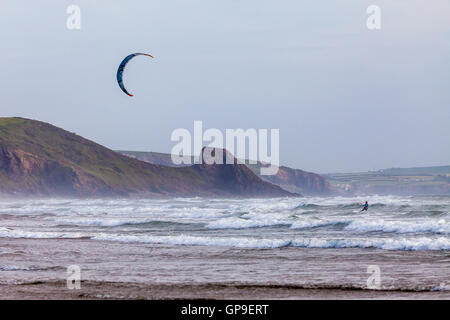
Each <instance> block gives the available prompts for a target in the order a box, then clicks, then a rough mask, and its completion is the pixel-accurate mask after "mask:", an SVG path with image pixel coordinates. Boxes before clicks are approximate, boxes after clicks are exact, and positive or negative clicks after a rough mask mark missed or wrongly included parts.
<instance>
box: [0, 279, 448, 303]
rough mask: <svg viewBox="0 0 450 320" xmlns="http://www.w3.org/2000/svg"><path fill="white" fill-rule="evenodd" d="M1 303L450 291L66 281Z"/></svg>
mask: <svg viewBox="0 0 450 320" xmlns="http://www.w3.org/2000/svg"><path fill="white" fill-rule="evenodd" d="M0 299H2V300H42V299H45V300H86V299H87V300H105V299H106V300H109V299H110V300H180V299H181V300H185V299H186V300H204V299H208V300H209V299H211V300H314V299H320V300H323V299H324V300H355V299H357V300H360V299H362V300H364V299H379V300H391V299H394V300H403V299H423V300H450V292H449V291H413V290H411V291H407V290H370V289H339V288H332V289H328V288H322V289H316V288H311V289H306V288H295V287H292V286H279V287H274V286H272V287H270V286H264V285H221V284H146V283H132V282H106V281H89V280H84V281H82V282H81V288H80V289H73V290H69V289H67V287H66V283H65V281H47V282H41V281H36V282H30V283H22V284H0Z"/></svg>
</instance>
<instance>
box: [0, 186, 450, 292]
mask: <svg viewBox="0 0 450 320" xmlns="http://www.w3.org/2000/svg"><path fill="white" fill-rule="evenodd" d="M365 201H368V203H369V210H368V211H365V212H361V208H362V205H363V203H364V202H365ZM0 249H1V252H0V284H24V283H33V282H36V281H41V282H42V281H43V282H45V281H59V280H64V279H65V278H66V277H67V268H68V267H69V266H73V265H76V266H79V267H80V270H81V275H82V278H83V279H84V280H86V281H89V280H91V281H108V282H118V283H142V284H150V285H151V284H171V285H189V284H191V285H192V284H204V285H208V284H214V285H222V286H227V285H229V286H236V285H239V286H256V287H257V286H261V287H263V288H264V287H265V286H267V287H272V288H273V287H278V288H283V287H286V288H302V289H315V290H320V289H328V290H329V289H339V290H382V291H385V292H403V291H405V292H406V291H410V292H440V293H441V296H440V297H446V298H450V296H449V293H450V197H449V196H409V197H404V196H403V197H400V196H377V195H374V196H361V197H302V198H267V199H205V198H174V199H143V198H139V199H131V198H126V199H27V200H18V199H14V200H11V199H0ZM255 298H257V297H255Z"/></svg>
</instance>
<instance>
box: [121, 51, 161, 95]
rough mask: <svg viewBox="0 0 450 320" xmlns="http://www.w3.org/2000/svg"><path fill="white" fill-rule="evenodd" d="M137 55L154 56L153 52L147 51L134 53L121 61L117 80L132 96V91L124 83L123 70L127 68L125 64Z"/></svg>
mask: <svg viewBox="0 0 450 320" xmlns="http://www.w3.org/2000/svg"><path fill="white" fill-rule="evenodd" d="M136 56H148V57H150V58H153V56H152V55H151V54H147V53H132V54H130V55H128V56H126V57H125V59H123V60H122V62H121V63H120V65H119V69H117V82H118V83H119V87H120V89H122V91H123V92H125V93H126V94H127V95H129V96H130V97H132V96H133V95H132V94H131V93H129V92H128V91H127V89H125V86H124V85H123V79H122V76H123V70H124V69H125V66H126V65H127V63H128V61H130V60H131V59H133V58H134V57H136Z"/></svg>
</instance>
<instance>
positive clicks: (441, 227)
mask: <svg viewBox="0 0 450 320" xmlns="http://www.w3.org/2000/svg"><path fill="white" fill-rule="evenodd" d="M345 229H346V230H352V231H364V232H368V231H383V232H396V233H422V232H433V233H442V234H449V233H450V222H447V221H445V220H444V219H441V220H439V221H385V220H383V219H377V220H367V219H364V220H363V219H361V220H354V221H352V222H351V223H350V224H349V225H348V226H346V227H345Z"/></svg>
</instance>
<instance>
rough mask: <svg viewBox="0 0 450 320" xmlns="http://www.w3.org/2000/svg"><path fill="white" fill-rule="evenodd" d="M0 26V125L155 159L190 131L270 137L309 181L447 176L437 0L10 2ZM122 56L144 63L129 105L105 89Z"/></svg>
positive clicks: (449, 80) (447, 69) (447, 95)
mask: <svg viewBox="0 0 450 320" xmlns="http://www.w3.org/2000/svg"><path fill="white" fill-rule="evenodd" d="M71 4H76V5H78V6H79V7H80V8H81V30H68V29H67V27H66V20H67V18H68V16H69V15H68V14H67V13H66V9H67V7H68V6H69V5H71ZM372 4H376V5H378V6H379V7H380V8H381V30H368V29H367V27H366V19H367V17H368V14H366V9H367V7H368V6H369V5H372ZM0 17H1V19H0V27H1V29H2V30H3V32H1V33H0V35H1V38H0V40H1V43H2V49H3V50H2V52H1V58H2V61H3V64H2V71H3V77H2V78H1V80H0V81H1V85H0V93H1V94H0V103H1V105H2V108H1V112H0V116H1V117H9V116H11V117H12V116H18V117H24V118H30V119H36V120H40V121H45V122H49V123H51V124H54V125H56V126H58V127H61V128H63V129H66V130H69V131H72V132H76V133H77V134H78V135H80V136H83V137H85V138H88V139H91V140H93V141H95V142H98V143H100V144H102V145H104V146H106V147H108V148H111V149H114V150H133V151H153V152H161V153H170V151H171V149H172V147H173V146H174V143H173V142H171V141H170V135H171V133H172V131H173V130H174V129H177V128H186V129H189V130H192V128H193V122H194V120H202V121H203V124H204V127H205V129H207V128H218V129H221V130H225V129H226V128H231V129H233V128H243V129H248V128H256V129H271V128H274V129H280V163H281V164H282V165H286V166H290V167H295V168H299V169H303V170H307V171H312V172H318V173H331V172H361V171H369V170H378V169H385V168H393V167H424V166H439V165H449V164H450V148H449V145H450V125H449V120H450V90H449V88H450V20H449V18H448V17H450V2H448V1H445V0H436V1H433V3H427V2H426V1H419V0H409V1H408V0H399V1H395V2H392V1H388V0H378V1H366V0H363V1H358V0H349V1H346V2H345V3H326V4H325V3H318V2H317V1H313V0H310V1H293V0H292V1H281V2H276V3H275V2H272V1H247V2H245V3H243V2H238V1H222V2H214V3H212V2H209V1H206V0H197V1H192V2H189V3H186V2H183V1H172V2H170V3H169V2H167V3H166V2H156V1H146V2H142V1H135V0H130V1H127V2H122V3H112V2H109V1H96V2H95V3H93V2H91V1H87V0H80V1H76V2H72V1H60V2H58V3H57V4H55V2H54V1H49V0H44V1H40V2H39V3H37V2H36V3H34V2H33V3H30V2H26V1H23V0H19V1H12V0H7V1H5V3H3V5H2V11H1V12H0ZM133 52H148V53H151V54H153V55H154V56H155V59H153V60H147V59H145V58H144V57H138V58H136V59H135V60H134V61H133V62H132V63H130V64H129V66H128V67H127V70H126V74H125V76H124V77H125V78H126V80H125V81H126V86H127V88H128V89H129V91H130V92H132V93H133V94H134V95H135V96H134V97H132V98H130V97H128V96H126V95H125V94H124V93H123V92H122V91H121V90H120V89H119V87H118V85H117V82H116V79H115V76H116V70H117V67H118V65H119V63H120V61H121V60H122V59H123V58H124V57H125V56H126V55H128V54H130V53H133Z"/></svg>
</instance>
